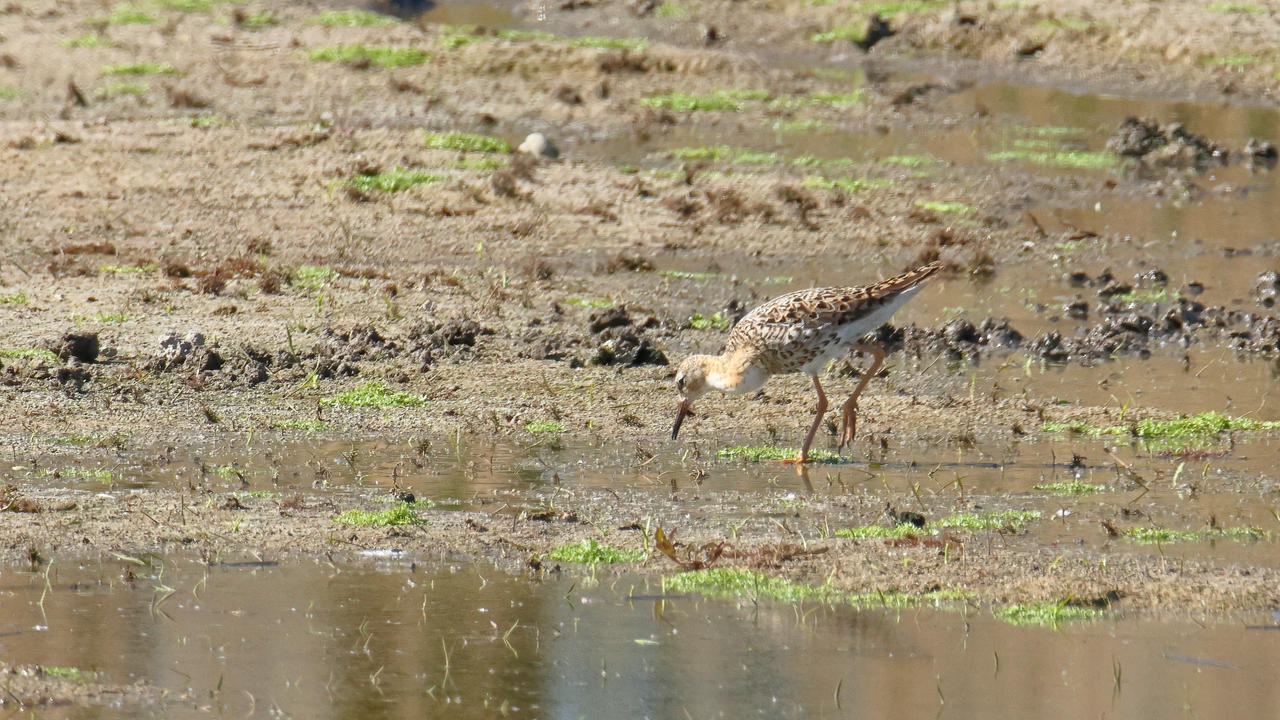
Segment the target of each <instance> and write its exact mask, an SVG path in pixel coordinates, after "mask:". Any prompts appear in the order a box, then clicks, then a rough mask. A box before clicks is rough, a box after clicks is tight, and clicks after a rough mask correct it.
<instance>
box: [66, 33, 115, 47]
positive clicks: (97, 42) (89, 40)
mask: <svg viewBox="0 0 1280 720" xmlns="http://www.w3.org/2000/svg"><path fill="white" fill-rule="evenodd" d="M58 44H59V45H61V46H62V47H65V48H96V47H110V46H111V44H112V43H111V40H109V39H108V38H105V37H102V36H101V35H99V34H97V33H85V34H84V35H77V36H76V37H73V38H67V39H66V40H62V41H59V42H58Z"/></svg>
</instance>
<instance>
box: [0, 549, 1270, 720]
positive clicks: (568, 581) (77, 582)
mask: <svg viewBox="0 0 1280 720" xmlns="http://www.w3.org/2000/svg"><path fill="white" fill-rule="evenodd" d="M147 560H148V562H149V563H151V566H150V567H147V568H142V567H139V566H136V565H133V564H129V563H123V562H115V561H111V562H104V563H101V564H92V565H85V566H78V567H64V566H58V565H56V564H55V566H54V567H53V568H52V569H51V570H50V572H49V577H48V590H47V591H46V581H45V577H44V576H43V575H42V574H32V573H27V572H22V571H18V570H14V569H12V568H3V569H0V608H3V611H4V612H2V613H0V654H2V655H3V656H4V657H5V659H6V661H8V662H12V663H24V664H25V663H37V664H43V665H48V666H56V667H77V668H80V669H81V670H82V671H94V672H96V673H98V674H99V675H98V677H97V678H96V679H97V680H99V681H104V682H113V683H122V684H123V683H132V682H136V681H139V680H145V681H147V682H150V683H152V684H154V685H156V686H158V687H160V688H162V689H164V690H167V691H168V692H169V693H170V697H171V700H170V701H169V703H168V704H167V706H166V707H165V709H164V710H163V711H160V710H154V711H152V714H155V715H158V716H164V717H172V718H183V717H209V716H210V715H213V716H237V717H238V716H247V715H282V716H294V717H316V718H319V717H356V716H359V717H421V716H423V715H426V716H433V715H436V714H439V713H444V712H447V713H448V714H449V716H450V717H461V718H465V717H494V716H495V715H497V714H499V713H504V714H507V715H509V716H514V717H610V718H614V717H616V718H624V717H625V718H640V717H655V718H658V717H683V716H685V714H686V713H687V714H688V716H689V717H744V716H745V717H848V716H859V717H861V716H869V717H954V718H972V717H1063V718H1067V717H1096V716H1099V715H1105V716H1115V717H1171V716H1175V715H1177V716H1183V715H1191V716H1199V715H1205V714H1209V715H1211V714H1214V713H1215V712H1216V711H1217V710H1218V709H1219V708H1222V707H1226V706H1230V707H1231V708H1233V711H1234V712H1236V713H1238V714H1239V715H1241V716H1245V717H1262V716H1266V715H1267V714H1268V713H1269V712H1270V711H1272V710H1273V709H1274V708H1275V707H1276V706H1277V703H1280V690H1278V689H1277V688H1276V686H1275V683H1274V682H1273V679H1272V676H1273V672H1272V670H1273V668H1274V667H1275V665H1276V663H1277V662H1280V645H1277V644H1276V643H1275V639H1276V637H1275V632H1273V630H1274V628H1275V627H1277V620H1278V619H1277V618H1276V617H1273V616H1267V615H1263V616H1259V617H1256V618H1250V619H1248V621H1247V623H1244V624H1239V623H1233V624H1225V625H1209V626H1204V625H1198V624H1193V623H1189V622H1167V623H1157V622H1146V621H1134V620H1124V619H1120V620H1115V619H1108V620H1103V621H1096V622H1085V623H1071V624H1066V625H1063V626H1062V627H1060V628H1059V629H1057V630H1054V629H1047V628H1038V627H1037V628H1020V627H1013V626H1010V625H1008V624H1006V623H1004V622H1002V621H999V620H996V619H994V618H993V617H992V616H991V614H990V613H989V612H987V611H986V610H984V609H981V608H968V609H964V608H962V607H960V606H957V608H955V609H953V610H951V611H937V610H909V611H884V610H867V611H857V610H853V609H849V608H830V607H803V606H800V605H795V606H792V605H780V604H775V603H769V602H765V603H761V604H758V605H757V604H755V603H752V602H750V601H749V600H713V599H706V598H701V597H682V596H675V597H666V598H660V596H661V595H662V591H661V588H660V587H657V586H654V585H646V584H645V582H644V581H643V580H641V579H638V578H634V577H630V576H625V575H624V576H614V575H612V574H611V573H609V572H608V571H604V570H602V571H599V572H597V573H595V574H594V577H593V578H576V579H575V578H569V577H565V578H556V577H552V578H549V579H544V580H539V581H530V580H529V579H526V578H521V577H513V576H510V575H507V574H505V573H503V572H502V571H499V570H496V569H493V568H484V567H479V568H478V567H472V566H465V567H463V566H447V567H432V568H426V567H414V566H413V565H411V564H410V563H409V562H407V561H388V560H371V559H364V560H361V559H349V560H348V561H340V562H338V563H337V564H328V563H326V564H306V565H281V566H267V567H261V566H254V565H249V566H233V565H215V566H211V567H210V566H204V565H202V564H199V563H196V562H192V561H188V560H184V559H181V558H172V557H169V558H148V559H147ZM126 568H127V569H130V570H132V572H133V573H134V575H135V579H132V580H125V579H122V571H123V570H124V569H126ZM282 589H284V591H282ZM88 629H92V632H86V631H87V630H88ZM1269 630H1271V631H1269ZM138 714H139V711H138V709H137V708H111V707H94V708H88V709H84V708H76V709H68V708H54V709H50V710H46V711H43V712H42V716H46V717H100V718H111V717H136V716H138Z"/></svg>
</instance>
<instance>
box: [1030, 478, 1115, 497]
mask: <svg viewBox="0 0 1280 720" xmlns="http://www.w3.org/2000/svg"><path fill="white" fill-rule="evenodd" d="M1035 489H1036V490H1045V491H1048V492H1050V493H1053V494H1054V495H1060V496H1064V497H1065V496H1080V495H1091V494H1093V493H1096V492H1102V491H1103V490H1106V489H1107V486H1106V485H1094V484H1093V483H1087V482H1084V481H1083V480H1071V481H1067V482H1061V481H1060V482H1051V483H1040V484H1039V485H1036V486H1035Z"/></svg>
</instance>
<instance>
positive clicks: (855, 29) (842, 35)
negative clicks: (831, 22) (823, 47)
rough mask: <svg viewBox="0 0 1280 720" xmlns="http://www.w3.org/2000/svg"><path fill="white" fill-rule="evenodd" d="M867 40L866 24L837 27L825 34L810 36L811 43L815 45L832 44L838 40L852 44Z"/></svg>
mask: <svg viewBox="0 0 1280 720" xmlns="http://www.w3.org/2000/svg"><path fill="white" fill-rule="evenodd" d="M866 39H867V25H866V23H859V24H857V25H837V26H836V27H833V28H831V29H830V30H827V31H825V32H820V33H814V34H813V35H810V36H809V42H815V43H832V42H836V41H838V40H848V41H849V42H851V43H855V44H857V43H861V42H862V41H863V40H866Z"/></svg>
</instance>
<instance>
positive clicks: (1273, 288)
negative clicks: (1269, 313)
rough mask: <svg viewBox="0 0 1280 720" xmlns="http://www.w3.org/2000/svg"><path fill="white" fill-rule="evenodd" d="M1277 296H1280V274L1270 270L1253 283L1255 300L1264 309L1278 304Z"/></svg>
mask: <svg viewBox="0 0 1280 720" xmlns="http://www.w3.org/2000/svg"><path fill="white" fill-rule="evenodd" d="M1276 295H1280V273H1277V272H1276V271H1275V270H1268V271H1266V272H1264V273H1262V274H1261V275H1259V276H1258V279H1257V280H1255V281H1254V282H1253V299H1254V300H1256V301H1257V302H1258V304H1259V305H1261V306H1262V307H1268V308H1269V307H1272V306H1273V305H1275V304H1276Z"/></svg>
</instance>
